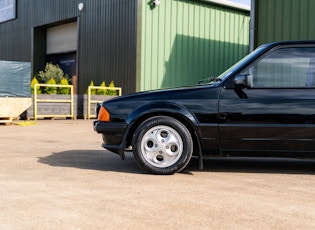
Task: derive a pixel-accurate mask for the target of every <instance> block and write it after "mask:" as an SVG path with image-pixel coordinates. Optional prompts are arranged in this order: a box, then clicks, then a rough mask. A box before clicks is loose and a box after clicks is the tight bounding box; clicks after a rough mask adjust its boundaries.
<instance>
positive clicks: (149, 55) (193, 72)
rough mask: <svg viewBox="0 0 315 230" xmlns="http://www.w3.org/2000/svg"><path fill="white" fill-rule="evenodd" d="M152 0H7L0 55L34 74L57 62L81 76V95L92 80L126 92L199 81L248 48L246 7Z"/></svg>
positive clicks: (1, 15)
mask: <svg viewBox="0 0 315 230" xmlns="http://www.w3.org/2000/svg"><path fill="white" fill-rule="evenodd" d="M153 2H154V1H153V0H89V1H87V0H67V1H64V0H2V1H0V34H1V36H0V60H8V61H23V62H30V63H31V65H32V73H33V74H35V73H38V71H40V70H43V69H44V67H45V64H46V62H53V63H54V62H57V63H56V64H59V65H60V66H61V67H62V68H63V69H64V70H65V72H67V73H69V74H70V75H76V76H77V77H78V93H79V94H83V93H84V92H85V91H86V88H87V86H88V85H89V83H90V81H91V80H93V81H94V83H95V84H96V85H99V84H100V83H101V82H102V81H103V80H105V82H106V84H108V83H109V82H110V81H111V80H114V82H115V85H116V86H119V87H122V88H123V94H127V93H132V92H136V91H141V90H150V89H156V88H164V87H171V86H180V85H191V84H195V83H196V82H197V81H198V80H199V79H201V78H204V77H208V76H211V75H217V74H219V73H220V72H222V71H223V70H224V69H225V68H226V67H228V66H230V65H231V64H233V63H234V62H236V61H237V60H239V59H240V58H241V57H243V56H244V55H246V54H247V53H248V51H249V8H246V7H242V6H240V5H235V4H230V3H228V2H227V1H215V0H203V1H201V0H160V1H157V2H158V3H160V4H157V6H154V5H153ZM227 3H228V4H227ZM1 4H2V5H1ZM11 10H12V14H11Z"/></svg>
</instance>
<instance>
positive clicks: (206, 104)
mask: <svg viewBox="0 0 315 230" xmlns="http://www.w3.org/2000/svg"><path fill="white" fill-rule="evenodd" d="M97 111H98V113H97V114H98V120H97V121H95V122H94V130H95V131H96V132H98V133H101V134H102V136H103V145H102V146H103V147H104V148H106V149H108V150H110V151H112V152H114V153H117V154H119V155H120V156H121V158H122V159H124V157H125V155H124V152H125V149H127V148H129V149H132V151H133V155H134V158H135V160H136V162H137V163H138V164H139V166H140V167H141V168H142V169H144V170H146V171H148V172H150V173H153V174H173V173H175V172H179V171H181V170H183V169H184V168H185V166H186V165H187V164H188V162H189V160H190V159H191V157H192V155H197V156H199V164H200V167H202V157H203V156H220V157H226V156H259V157H296V158H306V157H314V156H315V41H287V42H276V43H270V44H266V45H262V46H260V47H258V48H257V49H256V50H255V51H254V52H252V53H250V54H249V55H248V56H246V57H245V58H243V59H242V60H241V61H239V62H238V63H236V64H235V65H234V66H232V67H231V68H230V69H228V70H227V71H225V72H224V73H222V74H221V75H220V76H218V77H217V78H209V79H205V80H202V81H200V82H199V85H196V86H193V87H185V88H176V89H169V90H158V91H150V92H140V93H135V94H132V95H127V96H122V97H118V98H115V99H113V100H110V101H106V102H103V104H102V105H99V106H98V108H97Z"/></svg>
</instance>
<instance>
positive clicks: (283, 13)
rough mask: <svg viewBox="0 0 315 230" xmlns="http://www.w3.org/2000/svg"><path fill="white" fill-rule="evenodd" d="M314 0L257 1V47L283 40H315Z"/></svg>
mask: <svg viewBox="0 0 315 230" xmlns="http://www.w3.org/2000/svg"><path fill="white" fill-rule="evenodd" d="M314 9H315V1H314V0H277V1H275V0H256V1H255V46H259V45H261V44H264V43H268V42H273V41H282V40H315V26H314V22H315V13H314Z"/></svg>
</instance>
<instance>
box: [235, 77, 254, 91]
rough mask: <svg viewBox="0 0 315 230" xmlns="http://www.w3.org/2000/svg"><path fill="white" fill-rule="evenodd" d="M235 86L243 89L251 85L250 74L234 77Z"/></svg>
mask: <svg viewBox="0 0 315 230" xmlns="http://www.w3.org/2000/svg"><path fill="white" fill-rule="evenodd" d="M234 84H235V88H238V89H244V88H251V87H252V76H251V75H250V74H246V75H239V76H236V77H235V78H234Z"/></svg>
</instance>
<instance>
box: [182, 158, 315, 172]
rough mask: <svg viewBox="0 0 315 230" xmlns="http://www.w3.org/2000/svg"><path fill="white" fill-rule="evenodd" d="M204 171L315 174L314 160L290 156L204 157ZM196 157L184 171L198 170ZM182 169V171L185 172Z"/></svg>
mask: <svg viewBox="0 0 315 230" xmlns="http://www.w3.org/2000/svg"><path fill="white" fill-rule="evenodd" d="M203 165H204V169H203V171H205V172H239V173H271V174H309V175H315V160H313V159H312V160H308V159H292V158H257V157H252V158H251V157H229V158H219V157H218V158H216V157H215V158H204V160H203ZM198 170H199V168H198V158H197V157H193V158H192V159H191V161H190V162H189V164H188V166H187V167H186V169H185V171H187V172H188V173H189V172H193V171H198ZM185 171H184V172H185Z"/></svg>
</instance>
